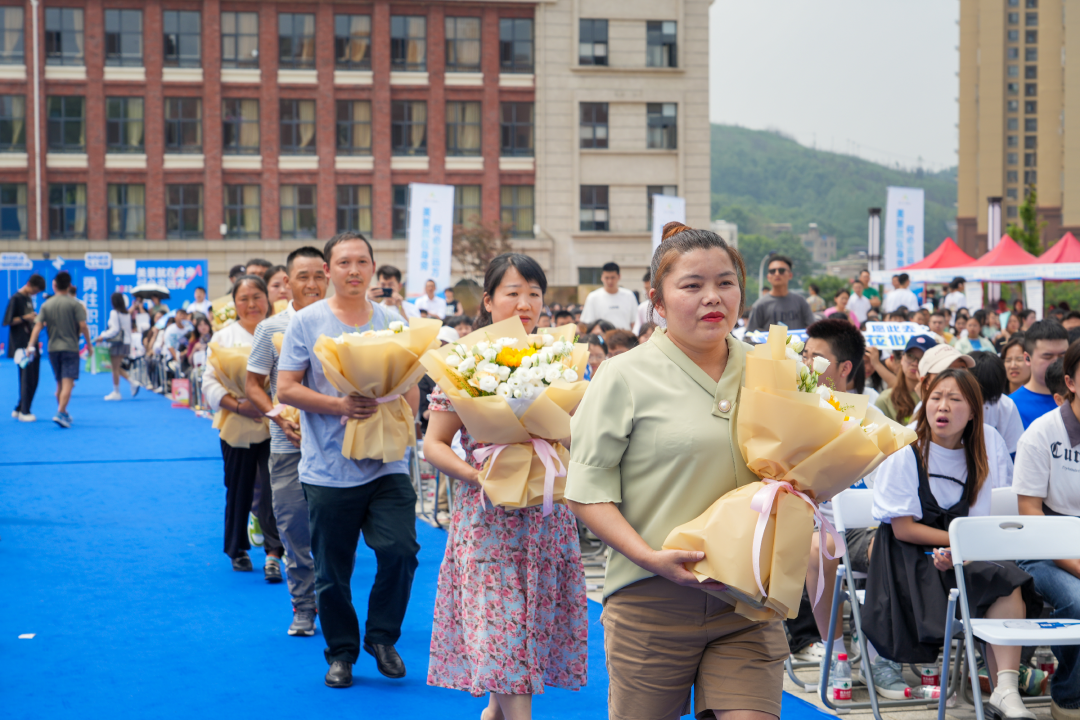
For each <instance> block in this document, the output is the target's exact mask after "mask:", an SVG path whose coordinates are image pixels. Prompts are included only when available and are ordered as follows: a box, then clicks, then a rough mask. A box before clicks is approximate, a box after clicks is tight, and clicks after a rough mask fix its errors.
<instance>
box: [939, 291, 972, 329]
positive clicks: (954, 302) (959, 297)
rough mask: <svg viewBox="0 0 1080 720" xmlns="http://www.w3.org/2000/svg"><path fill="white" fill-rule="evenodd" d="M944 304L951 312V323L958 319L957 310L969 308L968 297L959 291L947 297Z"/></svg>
mask: <svg viewBox="0 0 1080 720" xmlns="http://www.w3.org/2000/svg"><path fill="white" fill-rule="evenodd" d="M942 303H943V304H944V305H945V309H946V310H948V311H949V319H950V321H951V320H952V319H953V318H955V317H956V311H957V310H959V309H960V308H966V307H967V296H966V295H965V294H964V293H962V292H960V291H959V290H954V291H953V292H951V293H949V294H948V295H946V296H945V299H944V300H943V301H942Z"/></svg>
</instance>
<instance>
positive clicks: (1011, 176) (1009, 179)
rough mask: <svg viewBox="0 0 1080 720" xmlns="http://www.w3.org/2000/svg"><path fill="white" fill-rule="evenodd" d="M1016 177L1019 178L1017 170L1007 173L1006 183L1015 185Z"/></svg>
mask: <svg viewBox="0 0 1080 720" xmlns="http://www.w3.org/2000/svg"><path fill="white" fill-rule="evenodd" d="M1016 177H1017V175H1016V171H1015V170H1009V171H1008V172H1006V173H1005V182H1011V183H1014V182H1016Z"/></svg>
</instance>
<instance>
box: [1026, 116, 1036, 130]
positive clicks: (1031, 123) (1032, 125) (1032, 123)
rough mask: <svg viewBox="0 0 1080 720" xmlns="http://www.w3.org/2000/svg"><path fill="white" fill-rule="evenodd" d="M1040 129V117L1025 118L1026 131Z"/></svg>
mask: <svg viewBox="0 0 1080 720" xmlns="http://www.w3.org/2000/svg"><path fill="white" fill-rule="evenodd" d="M1038 131H1039V119H1038V118H1024V132H1038Z"/></svg>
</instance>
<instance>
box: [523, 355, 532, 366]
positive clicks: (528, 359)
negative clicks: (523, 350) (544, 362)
mask: <svg viewBox="0 0 1080 720" xmlns="http://www.w3.org/2000/svg"><path fill="white" fill-rule="evenodd" d="M533 362H534V361H533V356H532V355H526V356H525V357H523V358H521V367H522V368H523V369H528V368H531V367H532V364H533Z"/></svg>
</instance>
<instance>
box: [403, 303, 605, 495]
mask: <svg viewBox="0 0 1080 720" xmlns="http://www.w3.org/2000/svg"><path fill="white" fill-rule="evenodd" d="M576 335H577V327H576V326H574V325H565V326H563V327H559V328H545V331H544V332H543V333H542V334H539V335H528V334H526V332H525V327H524V326H523V325H522V323H521V320H520V319H519V318H516V317H515V318H509V319H507V320H503V321H501V322H498V323H495V324H494V325H489V326H488V327H484V328H481V329H479V330H477V331H475V332H473V333H471V334H469V335H466V336H465V337H464V338H462V339H461V340H460V341H458V342H456V343H451V344H449V345H447V346H445V347H443V348H441V349H438V350H432V351H430V352H428V353H427V354H426V355H424V357H423V358H422V359H421V362H423V363H424V366H425V367H426V368H427V370H428V374H429V375H430V376H431V377H432V378H433V379H434V380H435V382H437V383H438V385H439V387H440V388H442V391H443V392H444V393H446V397H447V398H448V399H449V400H450V403H451V404H452V405H453V406H454V410H455V411H456V412H457V414H458V417H460V418H461V422H462V423H463V424H464V425H465V428H466V429H467V430H468V431H469V434H470V435H471V436H472V437H473V439H474V440H475V441H477V442H479V443H485V444H487V445H488V447H485V448H481V449H479V450H477V451H476V452H475V453H474V457H475V459H476V460H477V461H481V462H483V466H482V468H481V471H480V485H481V486H482V487H483V489H484V493H485V495H486V496H487V498H488V499H489V500H490V501H491V503H492V505H496V506H499V507H504V508H525V507H532V506H534V505H543V507H544V514H545V515H547V514H550V513H551V511H552V509H553V506H554V505H555V504H565V501H564V500H563V491H564V489H565V486H566V466H567V463H569V461H570V454H569V452H567V450H566V448H565V447H564V446H563V445H562V443H561V442H559V441H560V440H562V439H565V438H567V437H569V436H570V413H572V412H573V411H574V409H575V408H577V406H578V403H580V402H581V397H582V395H584V394H585V389H586V387H587V386H588V383H587V382H585V381H584V380H582V379H581V378H582V377H584V373H585V366H586V365H587V363H588V358H589V351H588V346H587V345H585V344H583V343H575V342H574V340H575V339H576Z"/></svg>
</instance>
